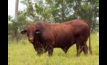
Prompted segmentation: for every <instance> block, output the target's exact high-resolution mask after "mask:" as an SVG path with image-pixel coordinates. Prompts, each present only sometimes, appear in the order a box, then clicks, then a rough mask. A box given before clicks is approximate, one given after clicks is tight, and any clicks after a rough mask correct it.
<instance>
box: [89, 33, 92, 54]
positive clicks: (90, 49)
mask: <svg viewBox="0 0 107 65" xmlns="http://www.w3.org/2000/svg"><path fill="white" fill-rule="evenodd" d="M90 36H91V32H90V35H89V51H90V54H92V47H91V39H90Z"/></svg>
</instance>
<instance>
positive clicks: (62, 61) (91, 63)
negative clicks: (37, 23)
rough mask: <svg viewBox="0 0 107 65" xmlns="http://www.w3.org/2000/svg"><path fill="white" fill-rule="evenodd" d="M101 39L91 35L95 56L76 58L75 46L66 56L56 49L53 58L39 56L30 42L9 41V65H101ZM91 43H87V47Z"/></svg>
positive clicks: (82, 55) (46, 54)
mask: <svg viewBox="0 0 107 65" xmlns="http://www.w3.org/2000/svg"><path fill="white" fill-rule="evenodd" d="M98 42H99V37H98V36H97V35H96V34H92V35H91V44H92V50H93V55H90V53H88V55H87V56H85V55H84V53H83V52H82V54H81V55H80V56H79V57H77V56H76V46H75V45H73V46H71V47H70V49H69V50H68V52H67V54H65V53H64V52H63V51H62V50H61V49H60V48H54V52H53V56H52V57H48V53H45V54H43V55H41V56H37V55H36V52H35V50H34V48H33V46H32V44H31V43H29V41H28V40H27V39H26V40H21V41H20V42H19V43H18V44H16V42H15V41H8V65H98V64H99V44H98ZM88 44H89V42H88V41H87V45H88Z"/></svg>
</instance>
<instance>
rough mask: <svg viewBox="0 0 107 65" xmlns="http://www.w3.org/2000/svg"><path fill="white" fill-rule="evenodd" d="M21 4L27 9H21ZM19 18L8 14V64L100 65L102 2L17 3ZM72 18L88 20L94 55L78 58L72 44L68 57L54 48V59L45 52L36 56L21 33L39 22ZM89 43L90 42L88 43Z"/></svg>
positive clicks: (40, 0)
mask: <svg viewBox="0 0 107 65" xmlns="http://www.w3.org/2000/svg"><path fill="white" fill-rule="evenodd" d="M18 2H21V3H23V5H25V6H26V8H25V9H24V10H23V11H19V10H18ZM15 14H16V16H15V18H13V17H12V16H10V15H8V65H98V64H99V51H98V50H99V36H98V35H97V34H96V33H98V32H99V21H98V20H97V19H96V18H99V0H21V1H19V0H16V13H15ZM73 19H85V20H87V21H88V22H89V24H90V26H91V33H92V34H91V43H92V50H93V55H90V54H88V55H87V56H84V54H83V53H82V54H81V55H80V57H77V56H76V48H75V45H73V46H72V47H71V48H70V49H69V51H68V52H67V54H65V53H64V52H63V51H62V50H61V49H60V48H55V49H54V54H53V56H52V57H48V54H47V53H45V54H43V55H42V56H40V57H39V56H37V55H36V52H35V50H34V48H33V46H32V44H30V43H29V42H28V40H27V37H26V35H23V36H22V35H21V34H20V31H21V30H22V29H24V28H25V27H26V26H27V25H28V24H31V23H33V22H36V21H38V20H39V21H43V22H51V23H60V22H65V21H68V20H73ZM87 44H88V41H87Z"/></svg>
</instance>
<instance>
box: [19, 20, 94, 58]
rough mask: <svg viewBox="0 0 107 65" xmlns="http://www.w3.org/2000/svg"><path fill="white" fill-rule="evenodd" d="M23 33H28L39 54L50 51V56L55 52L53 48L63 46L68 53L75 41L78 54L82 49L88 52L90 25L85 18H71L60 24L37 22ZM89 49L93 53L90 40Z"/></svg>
mask: <svg viewBox="0 0 107 65" xmlns="http://www.w3.org/2000/svg"><path fill="white" fill-rule="evenodd" d="M21 33H22V34H25V33H27V35H28V39H29V41H30V42H31V43H32V44H33V45H34V48H35V50H36V51H37V54H38V55H40V54H42V53H44V52H46V51H48V54H49V56H50V55H52V54H53V48H61V49H62V50H63V51H64V52H65V53H66V52H67V51H68V49H69V48H70V47H71V46H72V45H73V44H75V43H76V49H77V56H78V55H80V53H81V52H82V51H83V52H84V53H85V54H87V53H88V47H87V45H86V41H87V39H88V37H90V26H89V25H88V23H87V22H86V21H85V20H71V21H67V22H64V23H60V24H51V23H47V22H35V23H34V24H31V25H29V26H27V27H26V28H25V29H24V30H23V31H21ZM89 51H90V53H91V54H92V50H91V43H90V42H89Z"/></svg>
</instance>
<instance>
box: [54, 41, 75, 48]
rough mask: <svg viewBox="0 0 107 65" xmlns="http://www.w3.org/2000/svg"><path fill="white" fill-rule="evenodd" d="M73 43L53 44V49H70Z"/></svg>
mask: <svg viewBox="0 0 107 65" xmlns="http://www.w3.org/2000/svg"><path fill="white" fill-rule="evenodd" d="M73 44H74V43H72V42H66V43H55V45H54V48H62V47H70V46H72V45H73Z"/></svg>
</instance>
